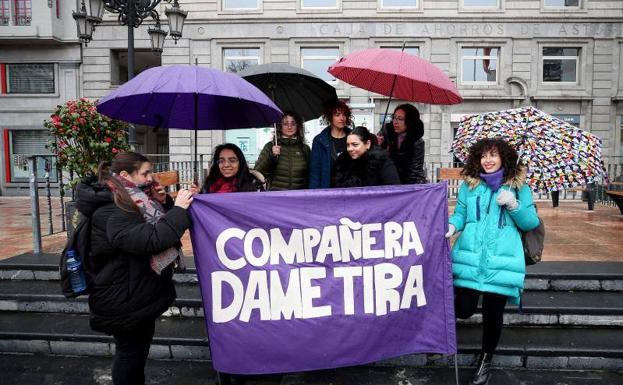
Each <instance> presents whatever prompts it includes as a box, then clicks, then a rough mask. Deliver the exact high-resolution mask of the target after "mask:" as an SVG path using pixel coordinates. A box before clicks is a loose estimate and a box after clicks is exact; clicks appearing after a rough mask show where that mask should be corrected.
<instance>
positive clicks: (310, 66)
mask: <svg viewBox="0 0 623 385" xmlns="http://www.w3.org/2000/svg"><path fill="white" fill-rule="evenodd" d="M339 54H340V52H339V49H338V48H301V67H303V68H304V69H306V70H308V71H309V72H311V73H313V74H314V75H316V76H318V77H319V78H321V79H322V80H324V81H327V82H331V81H335V78H334V77H333V75H331V74H330V73H328V72H327V69H329V66H331V65H332V64H334V63H335V62H336V61H337V59H338V58H339Z"/></svg>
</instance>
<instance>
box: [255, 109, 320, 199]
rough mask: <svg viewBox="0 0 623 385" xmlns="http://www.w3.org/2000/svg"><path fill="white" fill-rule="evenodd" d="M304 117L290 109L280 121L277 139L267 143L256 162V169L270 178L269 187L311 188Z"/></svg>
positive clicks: (282, 188)
mask: <svg viewBox="0 0 623 385" xmlns="http://www.w3.org/2000/svg"><path fill="white" fill-rule="evenodd" d="M304 133H305V130H304V129H303V119H302V118H301V117H300V116H299V115H298V114H297V113H295V112H292V111H286V112H284V114H283V117H282V118H281V121H280V122H279V123H278V124H277V143H274V142H273V141H270V142H268V143H266V145H265V146H264V148H263V149H262V151H261V152H260V156H259V157H258V158H257V162H256V163H255V170H257V171H259V172H261V173H262V174H263V175H264V176H265V177H266V178H268V180H270V187H269V190H271V191H278V190H297V189H303V188H307V177H308V172H309V171H308V165H309V155H310V152H311V150H310V149H309V146H308V145H307V144H305V134H304Z"/></svg>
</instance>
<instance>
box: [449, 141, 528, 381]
mask: <svg viewBox="0 0 623 385" xmlns="http://www.w3.org/2000/svg"><path fill="white" fill-rule="evenodd" d="M517 158H518V157H517V152H515V150H514V149H513V148H512V147H511V146H510V145H509V144H508V143H506V142H504V141H503V140H502V139H497V138H496V139H483V140H481V141H479V142H477V143H476V144H474V145H473V146H472V147H471V148H470V153H469V157H468V159H467V163H466V164H465V167H464V169H463V171H462V175H463V178H464V182H463V184H462V185H461V187H460V189H459V195H458V199H457V202H456V208H455V210H454V214H453V215H452V217H450V221H449V222H450V224H449V226H448V232H447V233H446V237H447V238H449V237H451V236H452V235H453V234H454V233H455V232H456V231H460V232H461V234H460V235H459V237H458V238H457V240H456V242H455V243H454V247H453V248H452V274H453V276H454V287H455V299H454V301H455V313H456V316H457V317H458V318H461V319H466V318H469V317H471V316H472V315H473V314H474V312H475V311H476V307H477V305H478V300H479V297H480V296H482V297H483V300H482V316H483V321H482V325H483V339H482V351H481V354H480V357H479V359H478V365H477V370H476V373H475V374H474V377H473V379H472V381H471V383H470V384H472V385H484V384H487V383H488V382H489V378H490V371H489V370H490V366H491V359H492V355H493V352H494V351H495V348H496V347H497V344H498V341H499V339H500V335H501V333H502V325H503V316H504V307H505V306H506V302H507V300H508V299H510V300H511V302H512V303H519V297H520V295H521V292H522V290H523V284H524V276H525V271H526V265H525V260H524V252H523V246H522V243H521V233H520V231H528V230H532V229H534V228H536V227H537V226H538V225H539V218H538V216H537V213H536V209H535V207H534V202H533V200H532V191H530V188H529V187H528V186H527V185H526V184H525V180H526V174H525V170H524V169H523V168H521V167H519V166H518V165H517Z"/></svg>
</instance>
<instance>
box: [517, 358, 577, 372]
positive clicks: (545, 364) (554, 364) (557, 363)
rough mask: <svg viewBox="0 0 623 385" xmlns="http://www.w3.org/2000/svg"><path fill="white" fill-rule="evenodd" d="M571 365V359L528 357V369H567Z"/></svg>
mask: <svg viewBox="0 0 623 385" xmlns="http://www.w3.org/2000/svg"><path fill="white" fill-rule="evenodd" d="M568 365H569V357H538V356H528V357H526V368H540V369H565V368H567V367H568Z"/></svg>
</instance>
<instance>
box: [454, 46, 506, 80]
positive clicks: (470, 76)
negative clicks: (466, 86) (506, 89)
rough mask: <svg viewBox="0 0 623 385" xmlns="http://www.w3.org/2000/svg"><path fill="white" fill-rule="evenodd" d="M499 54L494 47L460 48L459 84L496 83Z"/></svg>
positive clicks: (497, 49) (498, 50)
mask: <svg viewBox="0 0 623 385" xmlns="http://www.w3.org/2000/svg"><path fill="white" fill-rule="evenodd" d="M499 53H500V49H499V48H496V47H464V48H461V82H462V83H497V81H498V71H497V68H498V57H499Z"/></svg>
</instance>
